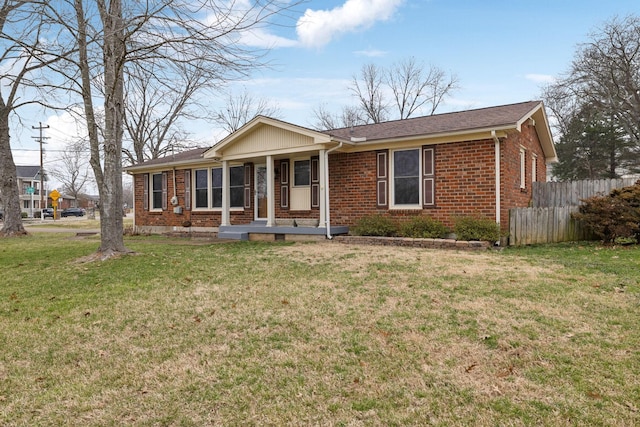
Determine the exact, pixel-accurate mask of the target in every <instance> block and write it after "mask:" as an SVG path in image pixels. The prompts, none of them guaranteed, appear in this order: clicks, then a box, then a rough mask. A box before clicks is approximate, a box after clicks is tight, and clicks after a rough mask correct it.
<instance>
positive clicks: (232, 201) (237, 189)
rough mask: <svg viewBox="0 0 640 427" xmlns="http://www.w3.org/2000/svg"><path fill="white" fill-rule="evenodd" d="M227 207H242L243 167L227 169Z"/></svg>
mask: <svg viewBox="0 0 640 427" xmlns="http://www.w3.org/2000/svg"><path fill="white" fill-rule="evenodd" d="M229 206H230V207H232V208H242V207H244V166H232V167H230V168H229Z"/></svg>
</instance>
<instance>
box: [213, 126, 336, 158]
mask: <svg viewBox="0 0 640 427" xmlns="http://www.w3.org/2000/svg"><path fill="white" fill-rule="evenodd" d="M330 141H331V136H330V135H327V134H326V133H322V132H318V131H315V130H312V129H308V128H305V127H302V126H297V125H294V124H291V123H287V122H283V121H281V120H277V119H272V118H270V117H265V116H257V117H255V118H254V119H253V120H251V121H250V122H249V123H247V124H245V125H244V126H242V127H241V128H240V129H238V130H237V131H236V132H234V133H232V134H231V135H229V136H227V137H226V138H225V139H223V140H222V141H220V142H219V143H218V144H216V145H215V146H213V147H212V148H211V149H210V150H208V151H207V152H206V153H205V154H204V156H205V157H206V158H221V157H224V158H226V159H232V158H234V157H243V156H251V155H264V154H266V153H272V154H273V153H279V152H291V151H304V150H306V149H310V148H312V147H313V148H315V149H317V147H314V146H315V145H316V144H322V143H328V142H330Z"/></svg>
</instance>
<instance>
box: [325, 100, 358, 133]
mask: <svg viewBox="0 0 640 427" xmlns="http://www.w3.org/2000/svg"><path fill="white" fill-rule="evenodd" d="M313 115H314V116H315V119H316V122H315V123H314V124H313V125H312V127H313V128H314V129H317V130H331V129H339V128H346V127H351V126H359V125H364V124H366V123H367V119H366V118H365V117H364V115H363V114H362V112H361V111H360V109H359V108H358V107H355V106H347V107H342V111H340V113H337V114H333V113H332V112H331V111H329V110H328V109H327V107H326V106H325V105H320V106H318V107H316V108H314V109H313Z"/></svg>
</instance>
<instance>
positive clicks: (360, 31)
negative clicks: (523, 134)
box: [12, 0, 640, 167]
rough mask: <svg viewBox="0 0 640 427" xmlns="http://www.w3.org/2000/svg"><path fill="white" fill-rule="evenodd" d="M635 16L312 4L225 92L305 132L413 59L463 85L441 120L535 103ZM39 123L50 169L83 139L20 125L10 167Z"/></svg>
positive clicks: (486, 6) (626, 5)
mask: <svg viewBox="0 0 640 427" xmlns="http://www.w3.org/2000/svg"><path fill="white" fill-rule="evenodd" d="M239 1H248V0H239ZM631 13H633V14H639V13H640V4H638V0H599V1H598V0H580V1H576V0H571V1H570V0H538V1H536V2H530V1H522V0H483V1H479V0H474V1H472V0H310V1H307V2H306V3H304V4H303V5H301V6H298V7H297V8H296V10H295V13H291V14H290V15H291V18H290V19H289V20H281V21H280V22H279V24H280V25H278V26H272V27H267V28H264V29H262V30H261V31H259V32H255V33H253V34H250V35H247V37H246V38H245V39H244V41H245V42H246V43H248V44H250V45H253V46H256V47H264V46H266V45H268V46H270V47H271V51H270V53H269V54H268V56H267V58H266V59H268V60H269V61H270V62H271V64H272V66H271V67H270V68H268V69H263V70H260V71H257V72H256V73H255V74H254V75H253V76H251V78H250V79H248V80H246V81H243V82H239V83H237V84H234V85H232V86H230V89H231V90H233V91H236V92H237V91H240V90H242V89H243V88H246V90H247V91H249V92H250V93H251V94H252V95H254V96H255V97H259V98H265V99H267V100H269V101H270V102H272V103H274V104H275V105H277V106H278V107H279V109H280V111H281V115H280V118H281V119H283V120H286V121H289V122H292V123H296V124H299V125H302V126H310V125H311V124H312V123H313V122H314V119H313V115H312V112H313V109H314V108H316V107H318V106H319V105H321V104H324V106H325V107H327V108H329V109H330V110H335V111H339V110H340V109H341V108H342V106H344V105H350V104H353V103H354V102H355V100H354V99H353V98H352V97H351V96H350V94H349V92H348V90H347V87H348V85H349V82H350V81H351V79H352V77H353V76H354V74H357V73H358V72H359V70H360V69H361V67H362V66H363V65H364V64H367V63H375V64H377V65H380V66H389V65H391V64H393V63H395V62H398V61H400V60H402V59H405V58H408V57H411V56H413V57H415V58H416V59H417V60H418V61H420V62H423V63H424V64H425V65H427V66H428V65H429V64H433V65H435V66H438V67H439V68H441V69H443V70H445V71H447V72H450V73H454V74H456V75H457V76H458V78H459V81H460V89H459V90H458V91H457V92H456V93H455V94H454V96H453V97H452V98H450V99H448V100H447V102H446V104H444V105H442V106H441V108H440V109H439V111H438V112H447V111H457V110H464V109H470V108H478V107H485V106H492V105H501V104H508V103H514V102H521V101H528V100H532V99H539V98H540V88H541V85H542V84H544V83H545V82H548V81H550V80H551V79H553V78H554V77H558V76H559V75H560V74H561V73H563V72H564V71H566V70H567V69H568V67H569V66H570V64H571V60H572V58H573V55H574V53H575V51H576V47H577V46H578V45H579V44H580V43H583V42H585V41H586V40H587V39H588V35H589V33H590V32H591V31H593V30H595V29H597V28H598V27H599V26H601V25H602V23H603V22H604V21H606V20H609V19H610V18H612V17H614V16H616V15H618V16H624V15H627V14H631ZM212 102H215V101H212ZM212 106H214V107H215V104H213V105H212ZM40 121H41V122H43V124H47V125H49V126H50V128H49V129H47V130H46V132H45V135H46V136H48V137H50V139H49V140H48V144H47V149H48V152H47V155H46V159H47V160H46V162H47V163H49V164H53V163H54V162H55V157H56V149H59V148H61V147H62V146H63V145H64V142H65V140H66V139H71V138H73V137H75V136H76V135H77V134H78V133H79V132H81V130H78V129H77V128H76V126H75V124H74V123H71V122H69V121H68V120H64V118H63V117H60V116H54V115H53V114H52V115H50V116H48V117H47V116H46V115H43V116H40V117H38V115H35V114H34V115H30V116H28V117H27V116H25V115H23V117H22V123H21V124H19V128H16V129H14V130H12V136H13V140H12V146H13V147H14V160H15V162H16V164H19V165H23V164H39V152H38V151H37V148H38V146H37V143H36V142H35V140H34V139H33V138H32V137H33V136H36V135H37V132H36V131H35V130H33V129H32V128H31V126H38V122H40ZM16 126H18V124H17V123H16ZM193 131H194V132H195V133H196V136H197V137H198V138H199V139H200V140H201V141H202V143H203V144H207V145H212V144H214V143H215V142H217V141H218V140H219V139H220V138H221V137H222V136H224V134H223V133H221V132H220V130H218V129H216V127H215V126H214V125H210V124H206V123H197V125H194V127H193ZM45 167H48V166H45ZM51 167H53V166H51Z"/></svg>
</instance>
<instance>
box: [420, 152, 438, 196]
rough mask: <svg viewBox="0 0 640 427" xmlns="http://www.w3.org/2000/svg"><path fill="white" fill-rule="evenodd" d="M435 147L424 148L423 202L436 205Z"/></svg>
mask: <svg viewBox="0 0 640 427" xmlns="http://www.w3.org/2000/svg"><path fill="white" fill-rule="evenodd" d="M435 170H436V169H435V148H433V147H430V148H424V147H423V148H422V204H423V205H424V206H434V205H435V203H436V197H435V196H436V195H435V183H436V172H435Z"/></svg>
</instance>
